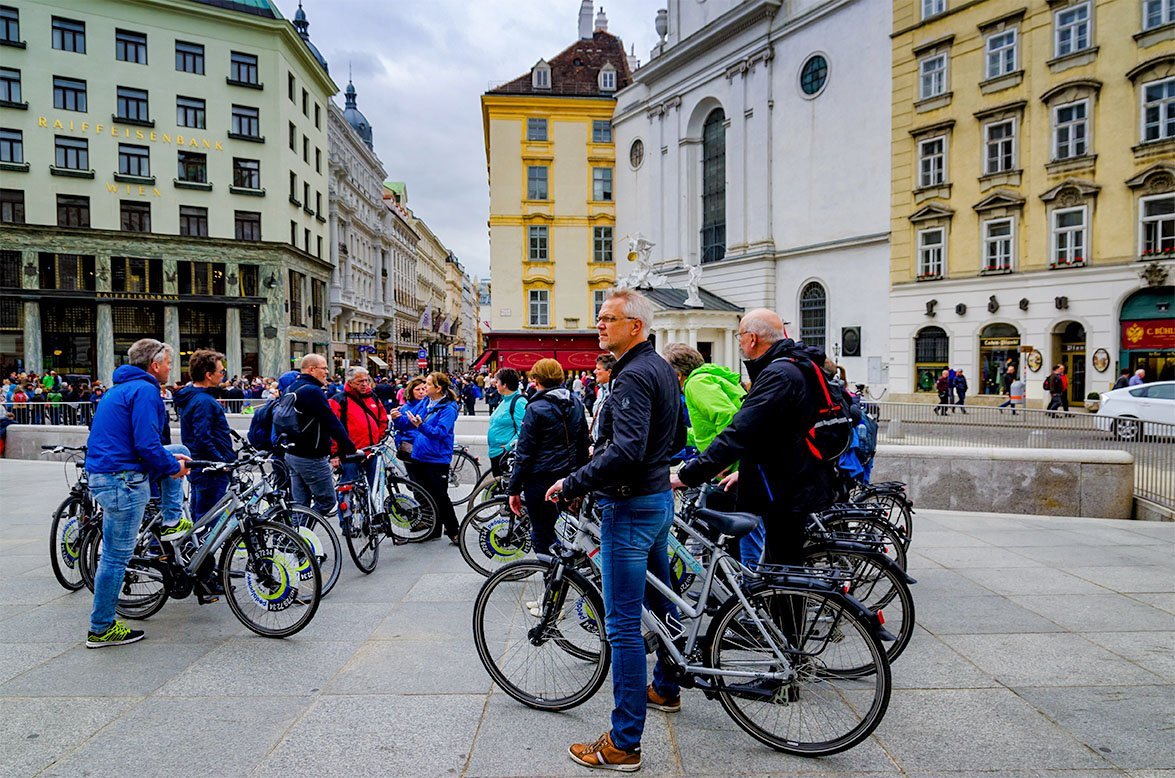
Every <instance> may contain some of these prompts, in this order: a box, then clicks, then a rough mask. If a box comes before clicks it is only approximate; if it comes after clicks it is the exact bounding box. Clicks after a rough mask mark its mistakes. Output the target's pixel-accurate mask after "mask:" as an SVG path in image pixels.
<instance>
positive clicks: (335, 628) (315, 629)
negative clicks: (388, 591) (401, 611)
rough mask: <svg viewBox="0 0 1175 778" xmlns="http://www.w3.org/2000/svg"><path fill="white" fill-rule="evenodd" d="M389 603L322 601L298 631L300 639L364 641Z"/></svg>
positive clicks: (380, 619) (389, 609)
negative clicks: (310, 619)
mask: <svg viewBox="0 0 1175 778" xmlns="http://www.w3.org/2000/svg"><path fill="white" fill-rule="evenodd" d="M392 607H393V606H392V605H391V604H390V603H356V602H330V601H329V600H323V601H322V603H321V604H320V605H319V606H318V612H317V613H315V614H314V620H313V621H311V622H310V623H309V624H307V625H306V626H305V627H304V628H303V629H302V631H301V632H299V633H298V639H299V640H327V641H337V640H346V641H352V640H365V639H366V638H367V637H368V636H369V635H371V634H372V633H373V632H375V630H376V629H377V628H378V627H379V625H380V622H382V621H383V620H384V617H385V616H387V615H388V613H389V612H391V610H392Z"/></svg>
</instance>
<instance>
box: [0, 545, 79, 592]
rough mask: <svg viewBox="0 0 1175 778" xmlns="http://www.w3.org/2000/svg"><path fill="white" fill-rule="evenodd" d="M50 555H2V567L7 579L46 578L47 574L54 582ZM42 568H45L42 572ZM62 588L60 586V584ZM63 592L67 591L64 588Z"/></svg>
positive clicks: (0, 561)
mask: <svg viewBox="0 0 1175 778" xmlns="http://www.w3.org/2000/svg"><path fill="white" fill-rule="evenodd" d="M50 564H51V563H50V562H49V555H48V554H4V555H0V565H3V566H4V575H5V577H10V576H11V577H14V578H15V577H18V576H19V577H35V578H45V577H46V576H45V573H48V577H49V578H50V579H51V580H53V581H54V582H56V581H57V579H56V578H55V577H53V568H52V567H50ZM42 568H44V569H43V570H42ZM58 585H59V586H60V584H58ZM61 591H63V592H64V591H65V588H64V587H62V589H61Z"/></svg>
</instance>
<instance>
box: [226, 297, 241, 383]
mask: <svg viewBox="0 0 1175 778" xmlns="http://www.w3.org/2000/svg"><path fill="white" fill-rule="evenodd" d="M224 359H225V366H224V367H225V369H226V370H227V371H228V374H229V377H230V378H231V377H232V376H235V375H236V376H239V375H240V374H241V309H240V308H229V309H228V310H226V311H225V320H224Z"/></svg>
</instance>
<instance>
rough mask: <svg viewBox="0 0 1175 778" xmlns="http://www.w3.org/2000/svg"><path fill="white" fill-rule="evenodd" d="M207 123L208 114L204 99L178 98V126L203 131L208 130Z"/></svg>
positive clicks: (176, 120)
mask: <svg viewBox="0 0 1175 778" xmlns="http://www.w3.org/2000/svg"><path fill="white" fill-rule="evenodd" d="M206 122H207V112H206V109H205V103H204V99H203V98H200V97H184V96H183V95H177V96H176V98H175V123H176V124H178V125H179V126H180V127H192V128H193V129H197V130H203V129H205V128H206Z"/></svg>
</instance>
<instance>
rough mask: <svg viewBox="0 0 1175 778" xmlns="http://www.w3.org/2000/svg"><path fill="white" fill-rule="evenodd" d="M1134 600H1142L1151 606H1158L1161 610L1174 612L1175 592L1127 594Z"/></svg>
mask: <svg viewBox="0 0 1175 778" xmlns="http://www.w3.org/2000/svg"><path fill="white" fill-rule="evenodd" d="M1127 596H1129V597H1130V599H1132V600H1134V601H1135V602H1142V603H1146V604H1147V605H1150V606H1151V607H1153V608H1158V609H1159V610H1161V611H1166V612H1167V613H1171V614H1175V594H1173V593H1171V592H1162V593H1159V594H1149V593H1137V592H1136V593H1132V594H1130V595H1127Z"/></svg>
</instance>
